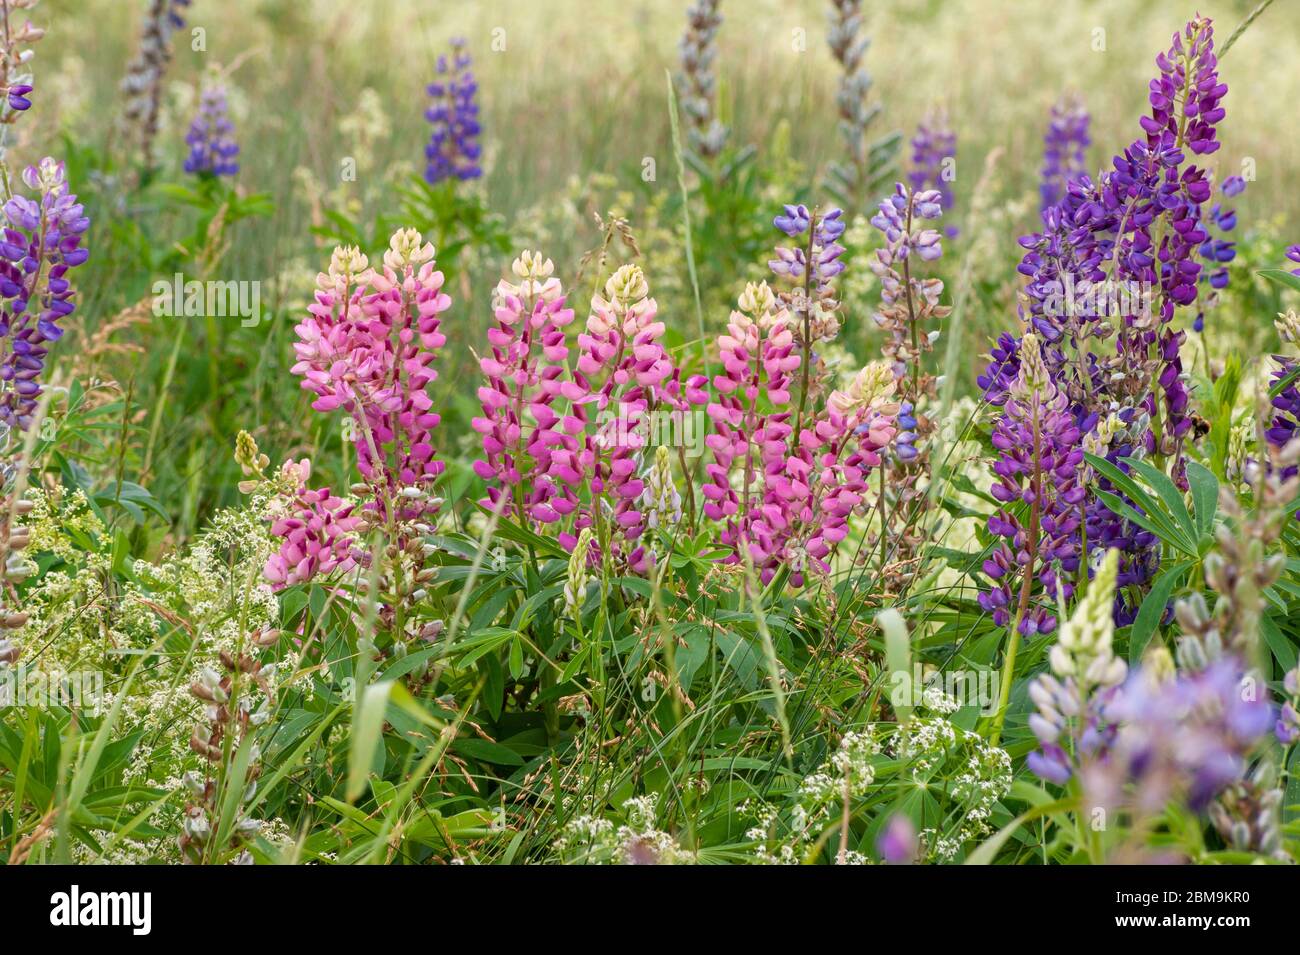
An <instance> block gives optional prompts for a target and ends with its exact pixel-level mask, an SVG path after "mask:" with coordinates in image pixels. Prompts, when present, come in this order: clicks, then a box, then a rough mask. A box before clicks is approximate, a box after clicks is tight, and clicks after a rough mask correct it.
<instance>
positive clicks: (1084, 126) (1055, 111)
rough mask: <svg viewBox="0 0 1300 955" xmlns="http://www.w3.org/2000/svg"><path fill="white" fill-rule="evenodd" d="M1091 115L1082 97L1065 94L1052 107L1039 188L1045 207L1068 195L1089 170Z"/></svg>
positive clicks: (1044, 138)
mask: <svg viewBox="0 0 1300 955" xmlns="http://www.w3.org/2000/svg"><path fill="white" fill-rule="evenodd" d="M1090 122H1091V117H1090V116H1089V115H1088V109H1087V107H1086V106H1084V104H1083V100H1082V99H1080V98H1079V97H1078V96H1068V95H1067V96H1063V97H1062V98H1061V99H1060V100H1059V101H1057V102H1056V103H1055V104H1054V105H1053V106H1052V115H1051V119H1050V120H1049V121H1048V124H1047V133H1046V134H1045V135H1044V137H1043V170H1042V182H1041V184H1040V185H1039V187H1038V191H1039V196H1040V198H1041V202H1042V208H1043V209H1044V210H1046V209H1049V208H1051V207H1052V206H1054V205H1056V204H1057V203H1058V202H1060V201H1061V200H1062V199H1063V198H1064V197H1065V191H1066V189H1067V188H1068V187H1069V184H1070V182H1071V181H1072V180H1074V179H1077V178H1078V177H1080V176H1083V175H1086V174H1087V172H1088V165H1087V164H1088V147H1089V146H1090V145H1091V144H1092V139H1091V137H1090V136H1089V135H1088V125H1089V123H1090Z"/></svg>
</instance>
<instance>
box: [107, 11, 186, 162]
mask: <svg viewBox="0 0 1300 955" xmlns="http://www.w3.org/2000/svg"><path fill="white" fill-rule="evenodd" d="M189 5H190V0H149V10H148V12H147V13H146V14H145V18H144V27H143V29H142V31H141V34H140V50H139V52H138V53H136V55H135V59H133V60H132V61H131V62H130V64H129V65H128V66H127V68H126V78H125V79H123V80H122V92H123V94H125V96H126V105H125V106H124V108H123V116H124V118H125V119H126V121H127V123H128V125H129V126H130V127H131V128H132V130H133V132H134V135H135V136H136V137H137V138H138V141H139V144H140V154H141V156H142V157H143V159H144V165H145V168H146V169H151V168H153V159H154V157H153V142H154V139H155V138H156V137H157V135H158V119H159V114H160V112H161V109H162V95H163V80H164V79H165V77H166V73H167V67H168V65H169V64H170V63H171V61H172V36H173V35H174V34H175V33H176V32H177V31H178V30H182V29H184V27H185V18H184V16H183V13H184V10H185V8H186V7H188V6H189Z"/></svg>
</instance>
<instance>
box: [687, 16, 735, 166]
mask: <svg viewBox="0 0 1300 955" xmlns="http://www.w3.org/2000/svg"><path fill="white" fill-rule="evenodd" d="M719 6H720V0H695V2H694V3H692V4H691V6H690V8H689V9H688V10H687V11H686V32H685V33H684V34H682V39H681V42H680V43H679V44H678V46H677V49H678V54H679V56H680V58H681V71H680V73H679V74H678V78H677V88H678V95H679V96H680V97H681V104H682V112H683V113H684V114H685V116H686V141H687V143H688V144H689V145H690V147H691V149H692V150H693V151H694V152H695V154H696V155H697V156H699V157H700V158H702V159H712V158H714V157H715V156H717V155H718V154H719V153H721V152H722V148H723V147H724V146H725V145H726V144H727V127H725V126H723V125H722V123H721V121H719V119H718V117H717V106H718V104H717V96H718V94H717V80H716V78H715V76H714V72H713V64H714V60H715V59H717V56H718V48H717V36H718V27H720V26H721V25H722V15H721V14H720V13H719V12H718V7H719Z"/></svg>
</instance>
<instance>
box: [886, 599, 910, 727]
mask: <svg viewBox="0 0 1300 955" xmlns="http://www.w3.org/2000/svg"><path fill="white" fill-rule="evenodd" d="M876 623H877V624H879V625H880V630H881V632H882V633H884V635H885V665H886V666H887V667H888V668H889V672H890V673H891V674H899V673H901V674H904V679H908V680H910V679H911V673H912V646H911V642H910V641H909V639H908V636H907V624H906V623H905V622H904V621H903V615H902V614H901V613H899V612H898V611H897V610H895V609H894V608H893V607H888V608H886V609H884V610H882V611H880V613H878V614H876ZM919 691H920V687H912V688H911V693H910V694H909V698H915V696H916V694H917V693H918V692H919ZM894 710H895V711H896V712H897V713H898V718H899V719H900V720H902V721H903V722H906V721H907V720H908V719H909V718H910V717H911V715H912V707H911V706H910V705H907V706H900V705H898V704H897V703H895V704H894Z"/></svg>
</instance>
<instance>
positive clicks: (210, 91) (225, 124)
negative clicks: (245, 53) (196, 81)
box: [185, 81, 239, 177]
mask: <svg viewBox="0 0 1300 955" xmlns="http://www.w3.org/2000/svg"><path fill="white" fill-rule="evenodd" d="M185 145H186V146H188V147H189V149H190V153H189V155H188V156H187V157H186V158H185V171H186V172H188V173H190V174H192V175H196V176H212V177H221V176H233V175H235V174H236V173H237V172H239V163H238V162H237V161H236V160H235V157H236V156H238V155H239V143H237V142H235V124H234V123H232V122H231V120H230V110H229V106H228V105H227V103H226V87H225V85H224V84H222V83H220V82H215V81H214V82H209V83H207V84H205V85H204V87H203V90H202V92H201V93H200V94H199V108H198V112H197V113H196V114H195V116H194V120H193V121H192V122H191V123H190V129H189V132H188V133H186V134H185Z"/></svg>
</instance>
